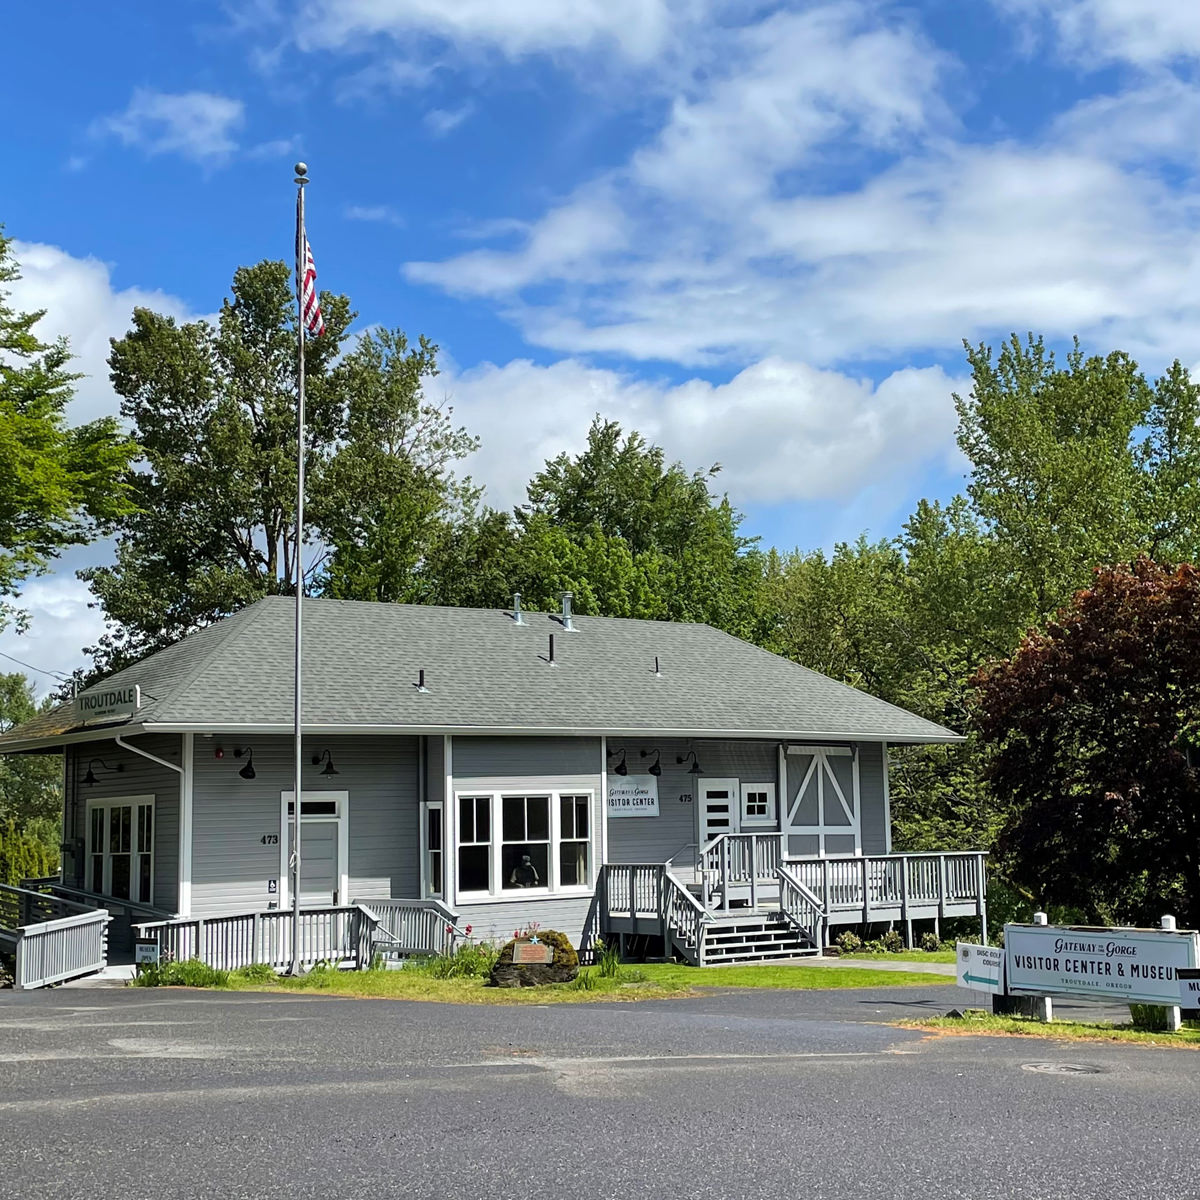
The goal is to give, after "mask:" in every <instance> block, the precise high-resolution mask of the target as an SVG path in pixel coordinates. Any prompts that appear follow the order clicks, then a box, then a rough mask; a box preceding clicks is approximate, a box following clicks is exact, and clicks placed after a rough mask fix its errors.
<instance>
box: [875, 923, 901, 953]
mask: <svg viewBox="0 0 1200 1200" xmlns="http://www.w3.org/2000/svg"><path fill="white" fill-rule="evenodd" d="M879 946H880V949H882V950H883V951H884V953H885V954H899V953H900V951H901V950H903V949H904V939H903V938H902V937H901V936H900V931H899V930H898V929H889V930H887V931H886V932H885V933H884V934H883V935H882V936H881V937H880V939H879Z"/></svg>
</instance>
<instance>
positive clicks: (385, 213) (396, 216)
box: [342, 204, 405, 228]
mask: <svg viewBox="0 0 1200 1200" xmlns="http://www.w3.org/2000/svg"><path fill="white" fill-rule="evenodd" d="M342 212H343V215H344V216H345V218H346V220H347V221H373V222H377V223H379V224H381V225H395V226H396V227H397V228H402V227H403V226H404V224H405V221H404V216H403V214H401V213H400V212H398V211H397V210H396V209H394V208H393V207H392V206H391V205H390V204H348V205H347V206H346V207H345V208H344V209H343V210H342Z"/></svg>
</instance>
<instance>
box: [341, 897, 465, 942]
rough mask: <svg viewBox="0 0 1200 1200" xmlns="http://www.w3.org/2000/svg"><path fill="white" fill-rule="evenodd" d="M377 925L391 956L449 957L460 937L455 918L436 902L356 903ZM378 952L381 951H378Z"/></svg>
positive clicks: (387, 901)
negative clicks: (427, 955)
mask: <svg viewBox="0 0 1200 1200" xmlns="http://www.w3.org/2000/svg"><path fill="white" fill-rule="evenodd" d="M354 903H355V904H357V905H360V906H361V907H363V908H365V909H366V910H367V911H368V912H369V913H371V914H372V916H374V917H375V919H376V920H377V921H378V923H379V927H378V930H377V931H376V932H377V934H382V935H384V936H383V938H382V939H381V941H382V942H384V943H385V944H386V949H387V950H388V951H389V952H390V953H393V954H448V953H449V952H450V951H451V950H453V949H454V944H455V941H456V939H457V938H458V937H459V936H461V934H460V931H459V929H458V917H457V915H456V914H455V913H453V912H451V911H450V909H448V908H447V907H446V906H445V905H444V904H442V903H441V902H440V901H438V900H355V901H354ZM377 948H381V949H382V948H383V947H382V946H381V947H377Z"/></svg>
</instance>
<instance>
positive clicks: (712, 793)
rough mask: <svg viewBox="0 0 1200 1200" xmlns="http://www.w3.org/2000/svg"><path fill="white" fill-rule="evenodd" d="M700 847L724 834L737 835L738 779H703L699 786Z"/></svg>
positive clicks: (739, 794)
mask: <svg viewBox="0 0 1200 1200" xmlns="http://www.w3.org/2000/svg"><path fill="white" fill-rule="evenodd" d="M699 790H700V803H699V819H700V829H699V836H700V845H702V846H704V845H707V844H708V843H709V842H711V841H712V840H713V838H715V837H718V836H720V835H721V834H722V833H737V831H738V805H739V803H740V797H741V793H740V789H739V786H738V781H737V780H736V779H702V780H701V781H700V784H699Z"/></svg>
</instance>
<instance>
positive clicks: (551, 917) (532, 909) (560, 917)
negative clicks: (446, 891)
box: [454, 896, 597, 949]
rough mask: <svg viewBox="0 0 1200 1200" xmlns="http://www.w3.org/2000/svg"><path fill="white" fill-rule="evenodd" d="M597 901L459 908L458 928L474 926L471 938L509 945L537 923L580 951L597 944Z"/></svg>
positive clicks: (574, 898) (575, 899)
mask: <svg viewBox="0 0 1200 1200" xmlns="http://www.w3.org/2000/svg"><path fill="white" fill-rule="evenodd" d="M594 906H595V900H594V898H593V897H591V896H568V897H562V898H554V897H549V898H546V899H541V900H532V899H531V900H526V901H524V902H523V903H521V904H509V903H495V902H493V903H490V904H488V903H484V904H456V905H455V906H454V910H455V912H456V913H457V914H458V921H459V927H460V928H462V927H463V926H465V925H470V926H471V937H472V938H475V939H476V940H481V941H487V942H506V941H508V939H509V938H511V937H512V936H513V934H514V933H515V932H516V931H517V930H518V929H521V930H524V929H526V928H528V926H529V924H530V923H531V922H533V921H536V922H537V924H538V928H539V929H557V930H558V932H559V933H562V934H565V935H566V936H567V937H568V938H570V939H571V944H572V945H573V946H575V947H576V948H577V949H578V948H582V947H583V946H584V945H585V944H586V943H588V942H591V941H594V940H595V938H596V935H597V930H596V928H595V923H594V912H593V909H594Z"/></svg>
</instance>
